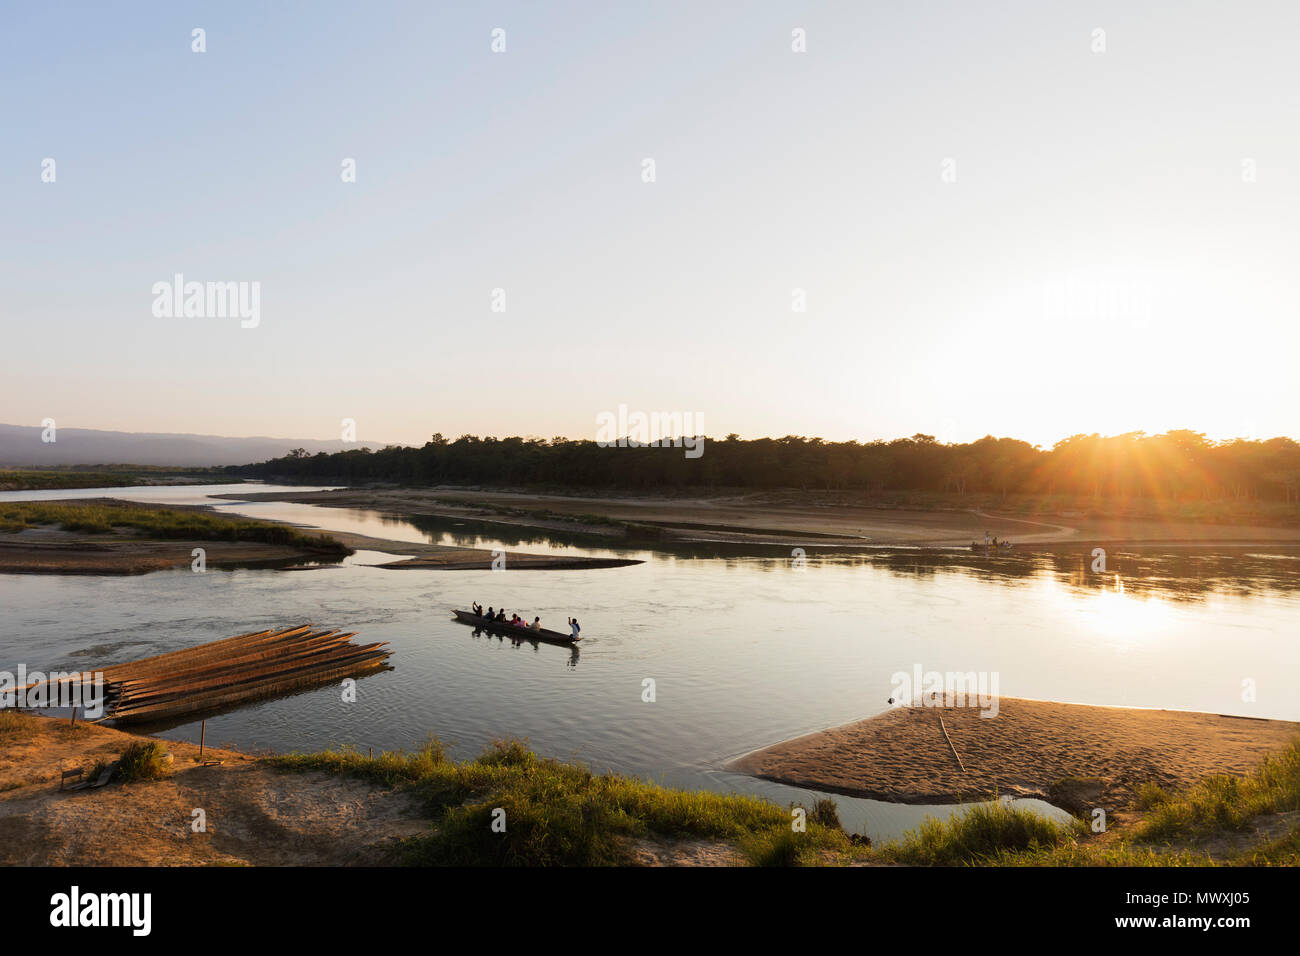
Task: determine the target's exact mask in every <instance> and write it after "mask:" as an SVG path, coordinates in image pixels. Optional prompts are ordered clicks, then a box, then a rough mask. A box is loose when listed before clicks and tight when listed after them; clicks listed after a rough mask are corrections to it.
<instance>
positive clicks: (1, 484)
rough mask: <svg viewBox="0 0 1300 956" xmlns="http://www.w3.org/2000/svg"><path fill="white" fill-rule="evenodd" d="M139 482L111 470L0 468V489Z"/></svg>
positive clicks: (121, 484)
mask: <svg viewBox="0 0 1300 956" xmlns="http://www.w3.org/2000/svg"><path fill="white" fill-rule="evenodd" d="M138 484H141V481H140V479H139V478H136V477H134V476H133V475H130V474H126V473H122V472H112V471H28V470H15V469H0V491H30V490H34V489H35V490H41V489H48V488H113V487H116V488H125V487H128V486H131V485H138Z"/></svg>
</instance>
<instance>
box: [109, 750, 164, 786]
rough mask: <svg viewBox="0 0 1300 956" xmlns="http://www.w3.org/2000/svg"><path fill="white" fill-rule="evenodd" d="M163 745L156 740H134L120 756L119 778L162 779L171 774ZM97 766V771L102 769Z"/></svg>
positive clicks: (125, 780)
mask: <svg viewBox="0 0 1300 956" xmlns="http://www.w3.org/2000/svg"><path fill="white" fill-rule="evenodd" d="M166 753H167V752H166V751H165V750H164V749H163V745H162V744H161V743H159V742H158V741H156V740H133V741H131V743H129V744H127V745H126V749H125V750H123V751H122V755H121V757H119V758H118V765H117V778H118V779H119V780H121V781H122V782H123V783H134V782H136V781H138V780H161V779H163V778H164V777H166V776H168V775H170V774H171V764H170V763H169V762H168V761H167V759H166ZM102 769H103V767H102V766H97V767H96V769H95V771H94V772H95V773H98V772H99V771H100V770H102Z"/></svg>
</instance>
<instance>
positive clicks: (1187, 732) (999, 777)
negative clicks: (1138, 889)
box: [728, 697, 1300, 808]
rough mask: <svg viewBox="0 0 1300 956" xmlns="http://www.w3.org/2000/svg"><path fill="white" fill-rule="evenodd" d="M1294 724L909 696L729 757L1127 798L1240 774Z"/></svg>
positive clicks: (911, 793) (840, 789) (787, 769)
mask: <svg viewBox="0 0 1300 956" xmlns="http://www.w3.org/2000/svg"><path fill="white" fill-rule="evenodd" d="M941 716H942V720H943V727H941V726H940V717H941ZM944 729H946V730H947V734H948V737H949V738H951V740H952V746H951V748H950V747H949V743H948V740H947V739H945V737H944ZM1297 733H1300V723H1292V722H1290V721H1281V720H1254V719H1249V718H1241V717H1225V716H1221V715H1218V714H1202V713H1193V712H1186V711H1170V710H1139V709H1134V708H1125V707H1090V706H1085V705H1080V704H1059V703H1052V702H1049V701H1037V700H1022V699H1019V698H1014V697H1002V698H999V700H998V710H997V716H995V717H992V718H987V717H981V716H980V710H979V709H977V708H976V707H974V706H970V707H952V706H944V707H900V708H896V709H891V710H889V711H886V712H885V713H883V714H879V715H877V716H875V717H871V718H868V719H867V720H863V721H858V722H857V723H852V724H846V725H844V726H842V727H834V728H831V729H830V730H823V731H818V732H817V733H813V734H808V735H806V736H803V737H798V738H795V739H794V740H789V741H785V742H783V743H778V744H775V745H773V746H770V747H767V748H765V749H763V750H757V751H754V752H753V753H749V754H746V755H744V756H743V757H740V758H738V759H736V760H734V761H733V762H732V763H731V764H730V765H729V767H728V769H731V770H735V771H737V772H740V773H748V774H752V775H754V776H757V777H762V778H764V779H766V780H773V781H776V782H778V783H785V784H789V785H791V786H801V787H811V788H815V789H820V790H827V791H831V792H834V793H842V794H846V795H849V796H858V797H868V798H872V799H877V800H892V801H896V802H900V803H954V802H959V801H964V800H971V799H977V798H980V797H986V796H991V795H994V794H1002V795H1014V796H1040V797H1043V798H1045V799H1049V800H1054V801H1058V802H1060V801H1063V800H1064V801H1066V802H1068V800H1069V796H1068V795H1065V796H1063V794H1062V792H1061V788H1060V787H1059V786H1058V783H1059V782H1060V781H1062V780H1064V779H1066V778H1086V779H1094V780H1095V784H1093V785H1087V784H1076V785H1074V787H1073V788H1066V789H1082V790H1084V791H1088V790H1091V791H1092V793H1091V794H1090V795H1089V794H1083V795H1077V794H1076V797H1077V798H1080V799H1085V800H1086V799H1094V800H1096V801H1098V802H1097V803H1095V804H1093V805H1095V806H1106V807H1111V808H1117V807H1119V808H1122V807H1127V806H1130V805H1131V804H1132V801H1133V797H1134V795H1135V792H1136V789H1137V788H1138V787H1139V786H1141V785H1142V784H1144V783H1147V782H1154V783H1157V784H1159V785H1160V786H1162V787H1165V788H1167V789H1168V788H1174V787H1180V786H1185V785H1187V784H1191V783H1193V782H1195V781H1196V780H1199V779H1201V778H1202V777H1205V776H1208V775H1210V774H1220V773H1223V774H1232V775H1236V776H1240V775H1243V774H1245V773H1247V772H1249V771H1250V770H1252V769H1254V768H1255V767H1256V766H1258V765H1259V763H1260V761H1261V760H1262V759H1263V758H1264V755H1265V754H1267V753H1269V752H1271V751H1276V750H1280V749H1282V748H1283V747H1285V746H1286V745H1287V744H1288V743H1289V742H1290V741H1291V740H1292V739H1294V738H1295V736H1296V735H1297ZM953 749H955V750H956V753H957V755H958V756H960V758H961V763H962V764H963V765H964V769H962V767H961V766H959V765H958V761H957V757H955V756H954V755H953Z"/></svg>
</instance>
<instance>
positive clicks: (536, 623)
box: [528, 617, 542, 631]
mask: <svg viewBox="0 0 1300 956" xmlns="http://www.w3.org/2000/svg"><path fill="white" fill-rule="evenodd" d="M528 626H529V627H530V628H532V629H533V630H534V631H540V630H541V629H542V619H541V618H540V617H535V618H533V623H532V624H529V625H528Z"/></svg>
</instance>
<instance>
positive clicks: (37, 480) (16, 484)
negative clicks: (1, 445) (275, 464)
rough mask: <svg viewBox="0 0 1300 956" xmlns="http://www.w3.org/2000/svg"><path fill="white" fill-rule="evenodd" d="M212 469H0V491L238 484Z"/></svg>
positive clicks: (125, 466) (101, 467)
mask: <svg viewBox="0 0 1300 956" xmlns="http://www.w3.org/2000/svg"><path fill="white" fill-rule="evenodd" d="M243 480H244V479H242V478H231V477H229V476H228V475H224V474H221V473H219V472H218V471H217V470H216V469H213V468H162V467H157V466H148V465H94V466H91V467H83V466H74V467H71V468H50V469H22V468H0V491H46V490H59V489H67V490H71V489H75V488H134V487H142V486H148V485H198V484H207V483H212V484H216V483H222V484H225V483H234V484H241V483H242V482H243Z"/></svg>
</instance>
